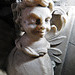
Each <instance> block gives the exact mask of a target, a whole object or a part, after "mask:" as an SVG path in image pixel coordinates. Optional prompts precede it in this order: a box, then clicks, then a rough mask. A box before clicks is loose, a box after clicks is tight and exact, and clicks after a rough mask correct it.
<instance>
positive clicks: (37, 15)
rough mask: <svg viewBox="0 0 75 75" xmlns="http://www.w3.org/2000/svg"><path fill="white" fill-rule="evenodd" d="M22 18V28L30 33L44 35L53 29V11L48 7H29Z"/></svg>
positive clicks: (23, 12) (23, 11)
mask: <svg viewBox="0 0 75 75" xmlns="http://www.w3.org/2000/svg"><path fill="white" fill-rule="evenodd" d="M21 18H22V19H21V27H22V28H21V29H22V30H23V31H24V32H26V33H27V34H29V35H33V36H39V37H42V36H44V35H45V34H46V33H47V32H49V31H50V29H51V26H50V20H51V18H52V16H51V11H50V10H49V9H48V8H46V7H27V8H25V9H23V10H22V14H21Z"/></svg>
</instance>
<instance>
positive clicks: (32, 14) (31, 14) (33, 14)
mask: <svg viewBox="0 0 75 75" xmlns="http://www.w3.org/2000/svg"><path fill="white" fill-rule="evenodd" d="M29 17H34V18H36V19H38V18H40V17H39V16H37V15H36V14H35V13H30V15H29Z"/></svg>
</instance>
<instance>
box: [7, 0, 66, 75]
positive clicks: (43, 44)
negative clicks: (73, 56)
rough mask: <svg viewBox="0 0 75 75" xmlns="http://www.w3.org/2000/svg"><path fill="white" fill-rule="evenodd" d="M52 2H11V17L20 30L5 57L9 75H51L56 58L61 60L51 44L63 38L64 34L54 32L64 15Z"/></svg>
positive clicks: (61, 22) (42, 0)
mask: <svg viewBox="0 0 75 75" xmlns="http://www.w3.org/2000/svg"><path fill="white" fill-rule="evenodd" d="M51 2H52V1H51V0H49V1H47V2H46V0H39V1H37V0H23V1H22V2H20V3H18V4H17V6H16V7H15V9H14V8H13V5H12V10H13V15H14V17H15V18H14V20H15V23H16V24H17V25H18V26H19V28H20V32H21V33H20V36H19V37H18V38H17V39H16V41H15V45H16V46H15V48H14V49H13V50H12V51H11V53H10V55H9V58H8V68H7V71H8V75H54V70H53V69H54V67H55V62H57V63H61V59H60V58H59V57H57V55H61V54H62V52H61V51H60V50H59V49H57V48H53V47H51V45H57V44H59V43H61V42H62V39H64V38H65V36H61V37H57V38H54V36H57V35H58V34H59V33H60V32H61V30H62V29H63V27H64V26H65V23H66V18H65V17H64V16H63V15H65V13H64V11H63V10H62V9H59V8H58V9H56V10H53V2H52V3H51ZM33 3H35V5H34V4H33ZM24 4H25V5H24ZM38 4H40V5H41V6H40V5H38ZM44 4H45V5H44ZM50 4H51V5H50ZM21 6H22V7H21ZM24 6H25V7H24ZM59 10H61V11H59ZM15 11H17V13H16V15H15V13H14V12H15ZM57 11H59V12H57ZM62 12H63V13H62ZM55 20H56V21H57V22H56V21H55ZM59 21H60V22H59ZM56 40H58V41H56ZM52 41H53V42H52ZM54 41H55V42H54ZM48 50H50V57H49V55H48ZM55 54H56V55H55Z"/></svg>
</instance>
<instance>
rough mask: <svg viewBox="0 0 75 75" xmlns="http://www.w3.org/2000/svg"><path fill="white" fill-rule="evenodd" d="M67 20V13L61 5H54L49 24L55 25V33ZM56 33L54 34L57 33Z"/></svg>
mask: <svg viewBox="0 0 75 75" xmlns="http://www.w3.org/2000/svg"><path fill="white" fill-rule="evenodd" d="M66 21H67V15H66V13H65V11H64V10H63V9H62V8H61V7H55V8H54V10H53V13H52V19H51V26H52V25H55V26H56V27H57V32H56V33H57V34H58V33H60V32H61V31H62V29H63V28H64V27H65V25H66ZM57 34H56V35H57Z"/></svg>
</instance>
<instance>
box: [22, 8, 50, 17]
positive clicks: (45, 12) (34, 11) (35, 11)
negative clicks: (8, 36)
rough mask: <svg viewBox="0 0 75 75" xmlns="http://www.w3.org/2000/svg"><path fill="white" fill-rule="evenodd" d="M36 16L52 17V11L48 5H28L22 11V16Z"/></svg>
mask: <svg viewBox="0 0 75 75" xmlns="http://www.w3.org/2000/svg"><path fill="white" fill-rule="evenodd" d="M28 16H35V17H38V18H40V17H41V18H43V17H51V12H50V10H49V9H48V8H47V7H31V8H30V7H27V8H26V9H24V10H23V11H22V17H25V18H26V17H28Z"/></svg>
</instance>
